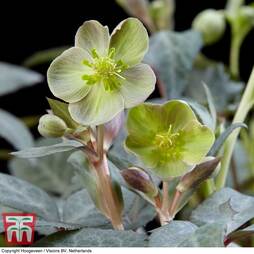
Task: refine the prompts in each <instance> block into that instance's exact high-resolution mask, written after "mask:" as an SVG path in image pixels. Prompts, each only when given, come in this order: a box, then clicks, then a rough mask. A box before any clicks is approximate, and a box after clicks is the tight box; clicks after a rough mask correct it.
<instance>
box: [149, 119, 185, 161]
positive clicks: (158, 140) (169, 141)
mask: <svg viewBox="0 0 254 254" xmlns="http://www.w3.org/2000/svg"><path fill="white" fill-rule="evenodd" d="M154 144H155V145H156V146H157V148H158V149H159V150H160V153H161V155H162V157H163V159H162V160H163V161H167V160H169V159H176V158H178V157H179V156H180V150H181V142H180V132H173V131H172V125H171V124H170V125H169V128H168V131H167V132H161V133H158V134H156V135H155V138H154Z"/></svg>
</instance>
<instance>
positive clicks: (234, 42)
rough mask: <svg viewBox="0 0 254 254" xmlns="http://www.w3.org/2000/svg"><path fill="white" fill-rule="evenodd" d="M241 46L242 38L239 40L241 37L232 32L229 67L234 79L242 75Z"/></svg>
mask: <svg viewBox="0 0 254 254" xmlns="http://www.w3.org/2000/svg"><path fill="white" fill-rule="evenodd" d="M240 47H241V40H239V38H238V37H236V36H234V33H232V39H231V47H230V60H229V68H230V73H231V75H232V77H233V78H234V79H239V77H240V70H239V60H240V59H239V54H240Z"/></svg>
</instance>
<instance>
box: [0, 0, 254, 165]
mask: <svg viewBox="0 0 254 254" xmlns="http://www.w3.org/2000/svg"><path fill="white" fill-rule="evenodd" d="M246 2H247V3H250V2H251V1H246ZM225 4H226V1H224V0H176V12H175V29H176V31H183V30H186V29H189V28H190V25H191V22H192V20H193V18H194V17H195V16H196V15H197V13H199V12H200V11H201V10H204V9H206V8H214V9H222V8H224V6H225ZM126 17H128V15H127V14H126V13H125V12H124V11H123V10H122V9H121V8H120V7H119V6H118V5H117V4H116V3H115V2H114V0H104V1H103V0H97V1H95V0H92V1H90V0H83V1H56V0H54V1H53V0H51V1H33V2H32V1H8V2H7V3H6V2H5V4H4V5H3V6H2V5H1V15H0V28H1V30H0V32H1V39H0V61H5V62H10V63H14V64H21V63H22V61H23V60H24V59H25V58H26V57H28V56H29V55H31V54H33V53H34V52H36V51H39V50H43V49H47V48H51V47H56V46H63V45H73V42H74V35H75V33H76V30H77V29H78V27H79V26H80V25H81V24H82V23H83V22H84V21H85V20H89V19H96V20H98V21H100V22H101V23H102V24H104V25H108V26H109V28H110V29H111V30H112V29H113V28H114V27H115V26H116V25H117V24H118V23H119V22H120V21H121V20H123V19H124V18H126ZM229 43H230V31H229V29H227V32H226V34H225V36H224V38H223V39H222V40H221V41H220V42H219V43H217V44H215V45H213V46H210V47H207V48H205V49H204V50H203V51H204V53H205V54H206V55H207V56H208V57H210V58H212V59H215V60H218V61H222V62H224V63H225V64H227V63H228V58H229ZM253 45H254V32H253V31H252V32H251V33H250V34H249V35H248V37H247V39H246V40H245V42H244V44H243V47H242V50H241V76H242V78H243V80H245V81H247V79H248V76H249V74H250V71H251V68H252V66H253V63H254V58H253V56H254V53H253ZM47 67H48V66H40V67H39V68H37V69H36V70H37V71H39V72H41V73H42V74H44V75H45V73H46V70H47ZM46 96H51V94H50V92H49V90H48V87H47V84H46V82H43V83H41V84H39V85H37V86H35V87H33V88H29V89H23V90H21V91H19V92H17V93H14V94H11V95H8V96H4V97H1V98H0V108H3V109H6V110H8V111H10V112H11V113H13V114H15V115H17V116H26V115H33V114H39V115H42V114H43V113H45V109H47V108H48V105H47V102H46V99H45V97H46ZM35 134H36V132H35ZM3 146H7V147H8V144H6V143H5V142H4V141H3V140H1V139H0V147H3ZM0 164H1V162H0Z"/></svg>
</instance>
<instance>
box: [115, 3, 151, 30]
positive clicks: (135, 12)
mask: <svg viewBox="0 0 254 254" xmlns="http://www.w3.org/2000/svg"><path fill="white" fill-rule="evenodd" d="M115 1H116V2H117V3H118V4H119V5H120V6H121V7H122V8H123V9H124V10H125V11H126V12H127V13H128V14H130V15H131V16H134V17H137V18H138V19H140V20H141V21H142V22H143V23H144V24H146V26H147V28H148V29H149V30H150V31H151V32H152V31H154V30H155V28H154V24H153V21H152V19H151V17H150V15H149V1H148V0H115Z"/></svg>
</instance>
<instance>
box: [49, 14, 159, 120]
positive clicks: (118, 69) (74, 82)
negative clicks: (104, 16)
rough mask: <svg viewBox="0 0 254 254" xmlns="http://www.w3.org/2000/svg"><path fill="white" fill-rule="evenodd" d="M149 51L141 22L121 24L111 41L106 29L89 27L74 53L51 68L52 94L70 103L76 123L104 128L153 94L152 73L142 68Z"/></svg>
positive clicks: (63, 56)
mask: <svg viewBox="0 0 254 254" xmlns="http://www.w3.org/2000/svg"><path fill="white" fill-rule="evenodd" d="M147 49H148V34H147V31H146V29H145V27H144V26H143V24H142V23H141V22H140V21H139V20H138V19H135V18H128V19H126V20H124V21H122V22H121V23H120V24H119V25H118V26H117V27H116V28H115V29H114V31H113V33H112V34H111V36H110V35H109V31H108V27H106V26H102V25H101V24H100V23H99V22H97V21H94V20H92V21H87V22H85V23H84V24H83V25H82V26H81V27H80V28H79V29H78V31H77V34H76V37H75V47H72V48H70V49H68V50H66V51H65V52H63V53H62V54H61V55H60V56H59V57H57V58H56V59H55V60H54V61H53V62H52V64H51V65H50V67H49V70H48V83H49V88H50V90H51V92H52V93H53V94H54V95H55V96H56V97H58V98H60V99H62V100H64V101H66V102H68V103H69V112H70V114H71V116H72V118H73V119H74V120H75V121H76V122H78V123H80V124H83V125H100V124H104V123H106V122H108V121H110V120H112V119H113V118H114V116H116V115H117V114H118V113H119V112H121V111H122V110H123V109H124V108H130V107H134V106H136V105H138V104H139V103H141V102H143V101H144V100H145V99H146V98H147V97H148V96H149V95H150V94H151V93H152V91H153V90H154V86H155V75H154V73H153V71H152V69H151V68H150V67H149V66H148V65H146V64H142V63H140V62H141V61H142V59H143V57H144V55H145V53H146V51H147Z"/></svg>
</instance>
